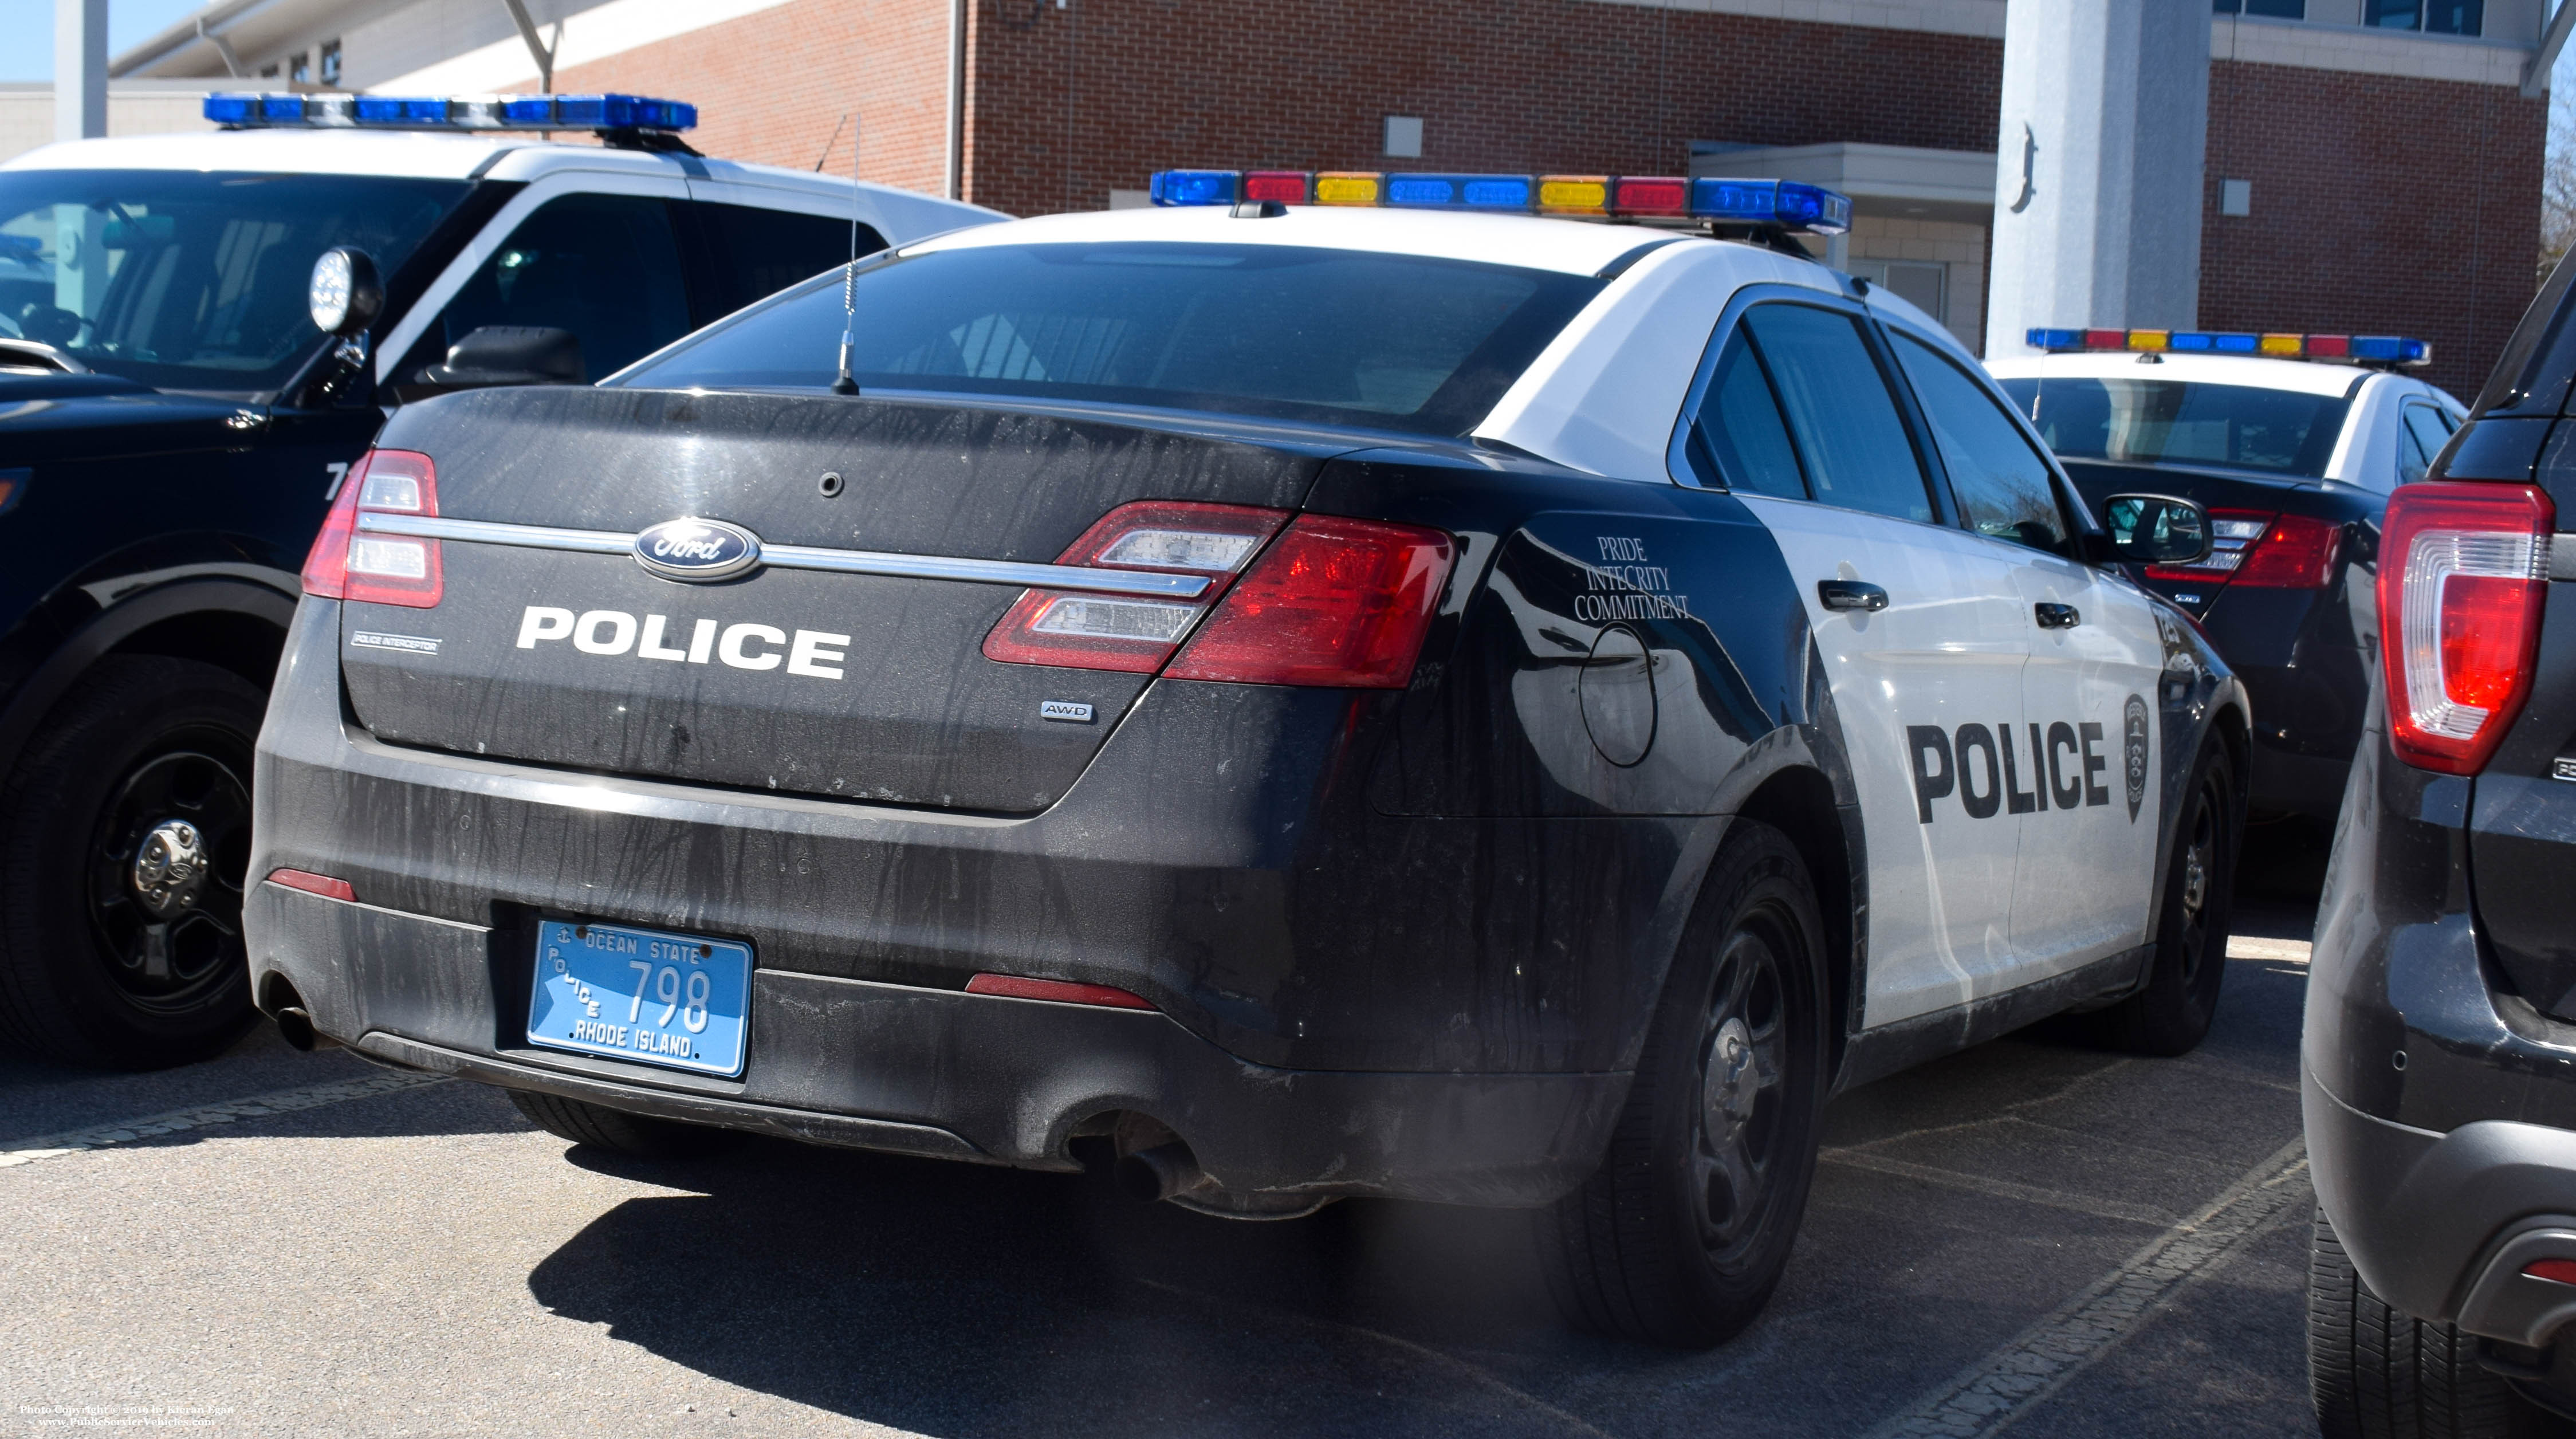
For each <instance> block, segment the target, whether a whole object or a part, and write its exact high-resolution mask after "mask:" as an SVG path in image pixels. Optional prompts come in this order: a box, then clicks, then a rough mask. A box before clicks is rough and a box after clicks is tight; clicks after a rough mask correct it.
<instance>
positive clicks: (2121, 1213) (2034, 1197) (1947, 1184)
mask: <svg viewBox="0 0 2576 1439" xmlns="http://www.w3.org/2000/svg"><path fill="white" fill-rule="evenodd" d="M1819 1157H1820V1158H1822V1159H1823V1160H1824V1161H1825V1162H1826V1163H1827V1164H1840V1165H1843V1166H1846V1167H1848V1168H1852V1169H1868V1170H1874V1171H1876V1172H1877V1173H1880V1174H1892V1175H1895V1176H1897V1177H1898V1178H1900V1179H1916V1180H1921V1181H1922V1182H1923V1183H1925V1184H1937V1185H1940V1186H1941V1187H1943V1188H1945V1189H1964V1190H1967V1191H1969V1192H1971V1193H1975V1194H1989V1195H1992V1196H1994V1197H1995V1198H1997V1199H2015V1200H2019V1201H2021V1202H2022V1203H2025V1204H2039V1205H2045V1206H2047V1207H2048V1208H2051V1209H2065V1210H2071V1211H2073V1212H2075V1213H2077V1214H2090V1215H2092V1216H2093V1217H2094V1218H2096V1219H2117V1220H2121V1221H2123V1222H2125V1223H2129V1224H2144V1225H2146V1226H2148V1227H2150V1228H2155V1229H2162V1228H2165V1227H2167V1226H2169V1225H2171V1224H2172V1223H2173V1222H2174V1216H2173V1213H2172V1212H2171V1211H2170V1210H2164V1209H2152V1208H2149V1207H2148V1206H2146V1205H2143V1204H2123V1203H2121V1202H2120V1201H2119V1200H2116V1199H2097V1198H2094V1197H2093V1196H2091V1195H2089V1194H2069V1193H2067V1192H2066V1191H2065V1190H2062V1189H2042V1188H2040V1187H2038V1186H2037V1185H2031V1184H2015V1183H2014V1182H2012V1181H2011V1180H2009V1179H1989V1178H1987V1177H1985V1176H1984V1175H1982V1174H1963V1173H1961V1172H1959V1171H1958V1170H1955V1169H1940V1168H1936V1167H1934V1166H1932V1165H1929V1164H1909V1163H1907V1162H1906V1161H1904V1160H1902V1159H1887V1158H1883V1157H1881V1156H1879V1155H1875V1154H1864V1153H1861V1152H1860V1151H1858V1150H1850V1149H1842V1150H1828V1151H1826V1152H1825V1153H1824V1154H1823V1155H1821V1156H1819Z"/></svg>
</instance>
